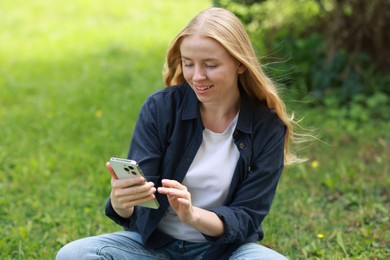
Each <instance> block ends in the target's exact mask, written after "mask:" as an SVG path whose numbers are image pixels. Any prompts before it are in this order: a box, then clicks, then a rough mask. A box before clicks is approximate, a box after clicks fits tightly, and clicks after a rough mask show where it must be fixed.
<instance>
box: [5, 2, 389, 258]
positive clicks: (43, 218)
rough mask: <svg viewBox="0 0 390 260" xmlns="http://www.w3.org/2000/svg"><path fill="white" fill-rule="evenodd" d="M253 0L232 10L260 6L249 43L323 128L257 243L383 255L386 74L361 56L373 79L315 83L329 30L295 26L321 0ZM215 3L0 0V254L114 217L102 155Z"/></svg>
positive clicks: (290, 251) (120, 150)
mask: <svg viewBox="0 0 390 260" xmlns="http://www.w3.org/2000/svg"><path fill="white" fill-rule="evenodd" d="M221 2H222V1H221ZM262 2H265V3H266V5H258V6H252V8H251V9H245V7H243V6H240V5H236V6H233V7H232V10H234V8H236V9H237V8H238V11H240V10H241V12H244V14H245V12H248V10H251V12H254V11H253V10H257V11H262V12H263V13H264V12H265V11H266V12H265V13H266V14H267V15H266V16H261V17H264V19H257V20H259V21H260V20H261V21H262V23H261V24H258V25H256V26H254V24H253V23H251V22H250V21H249V20H248V21H247V24H248V30H249V31H250V32H251V36H252V38H253V41H254V43H255V46H256V49H257V50H258V51H259V56H261V58H262V60H264V63H265V64H266V68H267V69H268V70H269V73H270V74H272V75H273V77H274V78H275V79H276V80H277V81H278V82H279V83H280V86H281V90H282V91H283V95H284V96H285V99H286V101H287V103H288V105H289V108H290V110H291V112H293V111H295V112H296V114H297V115H298V116H299V117H304V120H303V121H302V125H303V126H304V127H306V126H307V127H310V128H316V129H318V131H317V136H318V138H319V139H320V140H321V141H314V142H311V143H310V145H307V146H305V147H302V148H301V150H300V154H301V155H302V156H306V157H307V158H308V161H307V162H306V163H304V164H300V165H297V166H290V167H287V168H286V170H285V172H284V174H283V177H282V179H281V182H280V185H279V187H278V192H277V195H276V197H275V202H274V205H273V208H272V210H271V213H270V215H269V216H268V217H267V218H266V220H265V221H264V229H265V232H266V236H265V239H264V240H263V242H262V243H264V244H265V245H267V246H269V247H271V248H274V249H276V250H278V251H280V252H282V253H283V254H285V255H287V256H288V257H290V258H291V259H316V258H319V259H343V258H351V259H385V258H388V257H389V256H390V249H389V242H390V238H389V233H390V232H389V224H388V223H389V175H388V173H389V161H390V160H389V159H390V158H389V150H390V138H389V137H390V134H389V131H388V129H389V123H388V119H389V113H388V111H390V110H389V104H388V103H389V102H388V101H389V97H388V92H386V91H388V84H387V83H388V82H389V81H388V78H386V74H385V73H382V74H381V73H379V72H378V70H377V67H375V66H376V65H375V63H374V61H373V60H368V61H367V64H368V67H365V68H366V70H364V71H366V78H365V79H366V80H365V81H362V82H363V83H364V86H366V87H367V88H369V89H371V91H368V92H364V91H361V92H357V93H355V92H353V93H352V94H350V95H349V96H348V98H346V99H345V100H343V99H341V98H340V92H339V90H338V89H340V88H336V87H337V86H336V85H337V84H339V83H338V82H336V83H337V84H336V83H331V85H330V86H331V87H329V88H327V91H326V92H323V93H322V96H320V95H316V94H315V91H314V90H315V87H314V88H313V87H310V82H311V81H308V80H307V79H308V78H310V76H308V74H309V71H311V73H314V75H316V76H315V77H316V78H317V80H318V82H322V80H321V75H323V76H324V77H323V78H326V77H327V75H328V74H326V73H324V72H323V71H324V70H323V67H321V66H319V67H315V66H313V65H312V63H310V62H312V61H313V60H314V61H315V60H316V59H315V57H317V56H315V55H311V54H312V53H315V52H313V49H312V48H314V47H315V46H319V45H321V46H324V42H326V41H325V40H324V38H326V37H325V36H326V35H324V34H323V33H321V30H319V31H316V33H317V34H314V33H313V34H312V33H310V35H306V34H305V33H303V32H307V31H311V32H313V31H315V30H312V29H309V28H306V27H305V26H303V25H308V26H309V25H312V24H315V21H316V19H317V18H316V17H317V16H318V13H319V12H318V9H316V8H317V7H316V5H313V2H312V1H306V4H304V2H305V1H291V0H284V1H282V0H277V1H274V3H276V4H272V3H271V1H262ZM267 2H268V4H267ZM327 3H329V5H330V7H327V8H330V9H329V10H332V5H331V4H332V2H331V1H327ZM222 4H227V5H229V4H231V3H228V1H226V3H222ZM211 5H212V2H211V1H173V0H172V1H171V0H165V1H157V0H156V1H124V0H113V1H109V2H107V1H106V2H104V1H90V0H80V1H72V2H65V1H63V0H56V1H49V0H40V1H38V0H34V1H29V2H28V3H25V1H21V0H13V1H8V0H6V1H1V2H0V17H1V19H0V234H1V235H0V258H1V259H53V258H54V256H55V254H56V252H57V251H58V250H59V248H60V247H61V246H62V245H64V244H65V243H67V242H69V241H71V240H74V239H77V238H80V237H84V236H89V235H95V234H100V233H103V232H112V231H115V230H120V227H118V226H116V225H115V224H114V223H112V222H111V221H110V220H109V219H107V218H106V217H105V216H104V213H103V210H104V203H105V200H106V198H107V196H108V194H109V191H110V186H109V179H110V177H109V175H108V173H107V172H106V170H105V168H104V164H105V162H106V161H107V160H108V158H109V157H111V156H126V154H127V149H128V146H129V142H130V137H131V133H132V129H133V126H134V123H135V120H136V118H137V114H138V110H139V108H140V106H141V104H142V102H143V100H144V99H145V97H146V96H147V95H148V94H150V93H151V92H152V91H154V90H157V89H160V88H162V87H163V83H162V80H161V69H162V64H163V61H164V52H165V49H166V47H167V45H168V43H169V41H170V40H171V39H172V37H173V36H174V35H176V33H177V32H178V31H179V30H180V29H181V28H182V27H183V26H184V25H185V24H186V23H187V22H188V20H189V19H190V18H191V17H192V16H194V15H195V14H196V13H198V12H199V11H200V10H202V9H204V8H206V7H208V6H211ZM227 7H228V8H231V6H227ZM279 7H283V8H279ZM240 8H241V9H240ZM297 10H301V11H300V12H298V11H297ZM235 11H237V10H235ZM246 14H247V15H246V16H244V15H243V16H242V18H243V20H245V19H246V17H248V13H246ZM255 17H258V16H255ZM298 18H299V19H303V22H300V23H292V24H294V26H292V27H291V26H290V27H288V26H287V25H288V24H289V23H288V22H285V21H286V20H287V21H296V20H297V21H301V20H299V19H298ZM254 20H256V19H252V20H251V21H254ZM283 21H284V22H283ZM311 21H313V22H311ZM275 23H276V24H277V25H278V30H276V29H275V28H276V27H275V26H274V25H275ZM286 24H287V25H286ZM291 28H295V29H296V32H294V33H291V32H292V31H291ZM262 35H263V36H262ZM264 35H266V36H267V38H266V39H265V37H264ZM287 36H289V37H287ZM341 52H342V50H341ZM345 53H347V52H345ZM286 55H287V57H290V58H287V59H286ZM288 55H290V56H288ZM321 55H323V54H321ZM321 55H320V56H321ZM320 56H318V57H320ZM341 56H342V55H341ZM313 57H314V58H313ZM275 61H276V62H275ZM335 64H336V65H337V64H339V63H338V62H335ZM340 64H343V63H342V62H341V63H340ZM344 64H345V63H344ZM319 72H321V73H319ZM316 73H317V74H316ZM330 81H331V80H330ZM363 83H361V84H363ZM359 84H360V83H359ZM335 86H336V87H335ZM379 86H380V87H379Z"/></svg>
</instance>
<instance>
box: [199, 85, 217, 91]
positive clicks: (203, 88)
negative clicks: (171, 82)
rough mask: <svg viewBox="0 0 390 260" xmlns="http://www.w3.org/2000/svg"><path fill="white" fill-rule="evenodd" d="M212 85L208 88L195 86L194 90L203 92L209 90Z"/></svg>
mask: <svg viewBox="0 0 390 260" xmlns="http://www.w3.org/2000/svg"><path fill="white" fill-rule="evenodd" d="M212 86H213V85H210V86H195V88H196V89H197V90H199V91H205V90H207V89H209V88H211V87H212Z"/></svg>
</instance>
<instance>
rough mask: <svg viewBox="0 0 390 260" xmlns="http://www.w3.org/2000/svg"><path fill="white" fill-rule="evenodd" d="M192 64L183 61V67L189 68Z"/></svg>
mask: <svg viewBox="0 0 390 260" xmlns="http://www.w3.org/2000/svg"><path fill="white" fill-rule="evenodd" d="M192 66H194V64H191V63H185V62H183V67H186V68H191V67H192Z"/></svg>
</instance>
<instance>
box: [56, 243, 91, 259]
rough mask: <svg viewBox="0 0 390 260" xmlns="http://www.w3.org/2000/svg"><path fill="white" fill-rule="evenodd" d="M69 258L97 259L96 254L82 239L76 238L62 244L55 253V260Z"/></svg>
mask: <svg viewBox="0 0 390 260" xmlns="http://www.w3.org/2000/svg"><path fill="white" fill-rule="evenodd" d="M70 259H97V256H96V254H94V252H93V249H91V248H90V247H88V245H86V244H85V243H82V240H76V241H73V242H70V243H69V244H66V245H65V246H63V247H62V248H61V249H60V250H59V251H58V253H57V255H56V260H70Z"/></svg>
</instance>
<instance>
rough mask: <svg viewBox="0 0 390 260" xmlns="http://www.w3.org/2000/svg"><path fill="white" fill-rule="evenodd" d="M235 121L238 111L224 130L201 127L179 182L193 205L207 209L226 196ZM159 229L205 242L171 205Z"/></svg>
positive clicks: (235, 157) (234, 153)
mask: <svg viewBox="0 0 390 260" xmlns="http://www.w3.org/2000/svg"><path fill="white" fill-rule="evenodd" d="M237 120H238V114H237V115H236V117H235V118H234V119H233V121H232V122H231V123H230V125H229V126H228V127H227V128H226V130H225V131H224V132H223V133H214V132H212V131H210V130H208V129H204V131H203V140H202V144H201V145H200V147H199V150H198V152H197V154H196V156H195V158H194V160H193V162H192V164H191V166H190V168H189V170H188V172H187V174H186V176H185V178H184V180H183V182H182V184H183V185H185V186H186V187H187V188H188V190H189V192H190V193H191V198H192V205H193V206H196V207H199V208H202V209H206V210H207V209H211V208H213V207H217V206H220V205H222V203H223V202H224V200H225V199H226V196H227V193H228V190H229V187H230V183H231V180H232V177H233V174H234V170H235V168H236V165H237V161H238V158H239V156H240V153H239V151H238V149H237V147H236V145H235V144H234V141H233V137H232V135H233V131H234V129H235V128H236V125H237ZM158 228H159V229H160V230H161V231H163V232H164V233H166V234H168V235H170V236H172V237H174V238H176V239H180V240H186V241H189V242H205V241H206V239H205V238H204V236H203V235H202V234H201V233H200V232H199V231H197V230H196V229H194V228H192V227H191V226H189V225H186V224H184V223H182V222H181V221H180V220H179V218H178V217H177V215H176V213H175V212H174V211H173V210H172V208H171V207H169V209H168V211H167V214H166V215H165V216H164V217H163V219H162V220H161V222H160V223H159V226H158Z"/></svg>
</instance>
